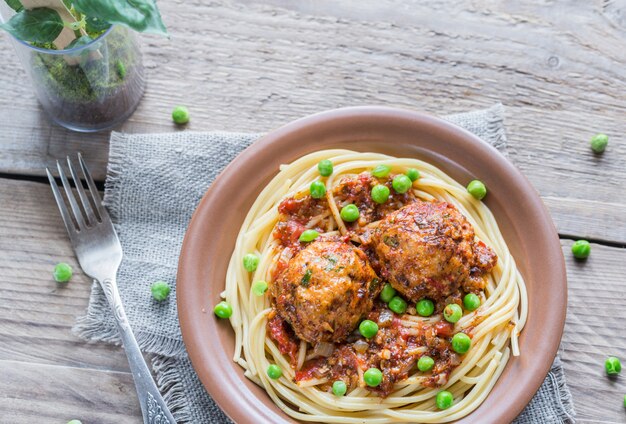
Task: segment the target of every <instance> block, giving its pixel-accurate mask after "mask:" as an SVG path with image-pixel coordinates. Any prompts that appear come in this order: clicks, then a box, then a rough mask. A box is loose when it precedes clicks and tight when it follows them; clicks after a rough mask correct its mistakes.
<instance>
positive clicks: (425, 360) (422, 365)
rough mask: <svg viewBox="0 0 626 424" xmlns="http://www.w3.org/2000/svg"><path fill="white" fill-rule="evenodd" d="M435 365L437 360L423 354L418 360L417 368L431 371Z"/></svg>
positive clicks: (422, 370)
mask: <svg viewBox="0 0 626 424" xmlns="http://www.w3.org/2000/svg"><path fill="white" fill-rule="evenodd" d="M434 366H435V360H434V359H433V358H431V357H430V356H422V357H421V358H420V359H419V360H418V361H417V369H418V370H420V371H421V372H426V371H430V370H431V369H433V367H434Z"/></svg>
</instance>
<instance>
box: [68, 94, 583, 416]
mask: <svg viewBox="0 0 626 424" xmlns="http://www.w3.org/2000/svg"><path fill="white" fill-rule="evenodd" d="M447 119H448V120H449V121H451V122H453V123H455V124H457V125H460V126H462V127H464V128H466V129H467V130H469V131H471V132H473V133H474V134H476V135H477V136H479V137H480V138H482V139H483V140H485V141H486V142H488V143H490V144H492V145H494V146H495V147H496V148H498V149H499V150H500V151H501V152H503V153H505V154H506V137H505V132H504V125H503V108H502V105H496V106H493V107H491V108H489V109H485V110H480V111H475V112H469V113H463V114H458V115H452V116H449V117H447ZM258 136H259V134H242V133H226V132H211V133H193V132H177V133H171V134H135V135H129V134H120V133H113V134H112V136H111V144H110V155H109V168H108V172H107V179H106V189H105V203H106V205H107V207H108V209H109V211H110V213H111V216H112V218H113V221H114V223H115V225H116V229H117V231H118V234H119V236H120V240H121V242H122V247H123V249H124V259H123V261H122V265H121V267H120V270H119V273H118V284H119V288H120V293H121V297H122V301H123V302H124V305H125V309H126V313H127V314H128V318H129V320H130V323H131V325H132V328H133V331H134V333H135V335H136V337H137V340H138V342H139V345H140V346H141V348H142V349H143V350H144V351H145V352H148V353H152V354H154V355H155V357H154V360H153V368H154V370H155V373H156V376H157V379H158V382H159V385H160V387H161V388H162V391H163V392H164V394H165V398H166V401H167V402H168V405H169V406H170V408H171V409H172V410H173V412H174V415H175V417H176V418H177V420H178V421H179V423H198V424H204V423H214V422H220V423H221V422H226V421H228V420H227V418H226V417H225V416H224V414H223V413H222V412H221V411H220V409H219V408H218V407H217V406H216V405H215V403H214V402H213V401H212V400H211V398H210V397H209V396H208V395H207V394H206V392H205V390H204V388H203V386H202V385H201V384H200V382H199V380H198V378H197V376H196V374H195V372H194V371H193V368H192V366H191V364H190V362H189V359H188V357H187V354H186V351H185V348H184V345H183V343H182V338H181V334H180V328H179V326H178V316H177V312H176V289H175V283H176V267H177V263H178V255H179V252H180V247H181V243H182V240H183V236H184V234H185V230H186V228H187V225H188V223H189V220H190V218H191V215H192V213H193V211H194V209H195V208H196V205H197V204H198V202H199V200H200V198H201V197H202V195H203V194H204V192H205V191H206V189H207V188H208V186H209V185H210V184H211V182H212V181H213V179H214V178H215V177H216V176H217V174H218V173H219V172H220V171H221V170H222V169H223V168H224V167H225V166H226V165H227V164H228V163H229V162H230V161H231V160H232V159H233V158H234V157H235V156H237V154H238V153H239V152H240V151H241V150H243V149H244V148H246V147H247V146H248V145H250V144H251V143H252V142H253V141H254V140H255V139H256V138H258ZM157 280H164V281H166V282H168V283H169V284H170V286H171V287H172V292H171V294H170V296H169V299H168V300H166V301H164V302H161V303H159V302H156V301H154V300H153V299H152V297H151V294H150V285H151V284H152V283H153V282H154V281H157ZM75 330H76V332H77V333H78V334H79V335H81V336H82V337H84V338H86V339H89V340H95V341H106V342H113V343H117V342H118V337H117V330H116V328H115V324H114V322H113V318H112V317H111V315H110V314H109V310H108V305H107V303H106V299H105V297H104V295H103V293H102V291H101V289H100V286H98V285H97V284H94V285H93V287H92V293H91V298H90V302H89V307H88V310H87V314H86V315H85V316H84V317H81V318H80V319H79V320H78V322H77V324H76V327H75ZM573 417H574V410H573V406H572V401H571V395H570V392H569V390H568V388H567V386H566V384H565V377H564V374H563V368H562V366H561V362H560V360H559V359H558V358H557V359H556V360H555V362H554V364H553V366H552V369H551V371H550V373H549V374H548V376H547V378H546V380H545V382H544V383H543V385H542V386H541V388H540V390H539V391H538V392H537V394H536V395H535V397H534V398H533V400H532V402H531V403H530V404H529V405H528V406H527V407H526V409H525V410H524V412H523V413H522V414H521V415H520V416H519V417H518V418H517V420H516V423H518V424H530V423H532V424H539V423H570V422H573V421H574V418H573Z"/></svg>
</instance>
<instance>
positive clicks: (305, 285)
mask: <svg viewBox="0 0 626 424" xmlns="http://www.w3.org/2000/svg"><path fill="white" fill-rule="evenodd" d="M381 288H382V285H381V283H380V280H379V278H378V277H377V275H376V273H375V272H374V270H373V269H372V267H371V266H370V264H369V262H368V260H367V256H366V255H365V254H364V253H363V252H362V251H361V250H360V249H358V248H356V247H354V246H352V245H351V244H348V243H345V242H341V241H315V242H313V243H310V244H309V245H308V246H307V247H306V248H304V249H303V250H301V251H300V252H299V253H298V254H297V255H296V256H294V257H293V258H292V259H291V260H290V261H289V264H288V265H287V268H286V269H285V270H284V271H283V272H281V273H280V274H279V275H278V277H277V278H276V280H275V281H274V282H273V284H272V285H271V288H270V290H271V295H272V298H273V303H274V306H275V308H276V310H277V312H278V314H279V315H280V316H281V317H282V318H283V319H284V320H285V321H287V322H288V323H289V324H291V326H292V328H293V330H294V332H295V333H296V335H297V336H298V337H299V338H300V339H301V340H306V341H307V342H310V343H318V342H339V341H342V340H343V339H345V338H346V337H347V336H348V335H349V334H350V333H351V332H352V331H353V330H354V329H355V328H356V326H357V325H358V324H359V322H360V320H361V318H362V317H363V316H365V315H366V314H367V313H368V312H369V311H370V310H371V309H372V306H373V302H374V299H375V298H376V296H378V293H379V292H380V290H381Z"/></svg>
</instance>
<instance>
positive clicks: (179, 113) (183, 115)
mask: <svg viewBox="0 0 626 424" xmlns="http://www.w3.org/2000/svg"><path fill="white" fill-rule="evenodd" d="M172 120H173V121H174V123H175V124H177V125H184V124H186V123H187V122H189V109H187V108H186V107H185V106H176V107H175V108H174V110H173V111H172Z"/></svg>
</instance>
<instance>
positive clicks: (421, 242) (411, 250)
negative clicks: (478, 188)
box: [372, 202, 497, 306]
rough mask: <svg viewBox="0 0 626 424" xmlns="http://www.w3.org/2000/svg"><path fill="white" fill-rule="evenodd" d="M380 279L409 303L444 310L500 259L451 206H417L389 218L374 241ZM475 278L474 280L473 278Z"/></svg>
mask: <svg viewBox="0 0 626 424" xmlns="http://www.w3.org/2000/svg"><path fill="white" fill-rule="evenodd" d="M372 242H373V246H374V248H373V250H374V254H375V255H376V256H377V260H378V266H379V267H380V274H381V276H382V277H383V278H385V279H387V280H389V282H390V283H391V285H392V286H393V287H394V288H395V289H396V290H398V291H399V292H400V293H401V294H402V295H404V296H405V297H406V298H407V299H409V300H411V301H413V302H417V301H418V300H420V299H422V298H425V297H426V298H429V299H432V300H434V301H435V302H436V303H438V306H441V304H442V303H445V302H446V298H448V296H451V295H455V296H456V297H458V292H459V289H460V288H461V287H463V288H464V290H466V286H467V288H469V287H471V288H472V290H466V291H475V290H476V289H480V287H477V282H481V281H482V274H483V273H484V272H487V271H489V270H491V268H493V266H494V265H495V261H496V259H497V258H496V256H495V254H494V253H493V251H492V250H491V249H490V248H489V247H487V246H485V245H484V243H482V242H478V241H475V237H474V229H473V228H472V226H471V225H470V223H469V222H468V221H467V219H465V217H464V216H463V215H462V214H461V213H460V212H459V211H458V210H457V209H456V208H455V207H454V206H452V205H450V204H448V203H445V202H416V203H412V204H410V205H407V206H405V207H403V208H402V209H400V210H398V211H396V212H394V213H392V214H390V215H388V216H387V217H386V218H385V219H384V220H382V221H381V223H380V225H379V227H378V228H377V229H376V230H375V232H374V234H373V238H372ZM470 277H471V278H470Z"/></svg>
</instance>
